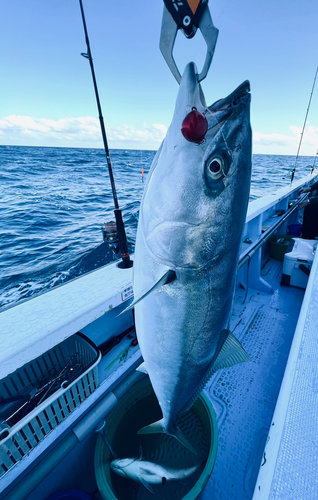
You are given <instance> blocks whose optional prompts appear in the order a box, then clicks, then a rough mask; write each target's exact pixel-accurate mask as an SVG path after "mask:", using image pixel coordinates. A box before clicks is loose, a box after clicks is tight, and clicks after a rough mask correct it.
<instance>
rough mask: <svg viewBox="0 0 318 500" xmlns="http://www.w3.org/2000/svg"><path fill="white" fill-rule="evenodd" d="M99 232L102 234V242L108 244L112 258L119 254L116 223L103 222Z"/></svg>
mask: <svg viewBox="0 0 318 500" xmlns="http://www.w3.org/2000/svg"><path fill="white" fill-rule="evenodd" d="M101 230H102V233H103V240H104V241H105V242H107V243H108V245H109V248H110V249H111V250H112V252H113V254H114V256H115V255H117V254H118V253H119V239H118V233H117V224H116V222H114V221H110V222H105V224H104V226H102V227H101Z"/></svg>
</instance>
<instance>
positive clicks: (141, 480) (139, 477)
mask: <svg viewBox="0 0 318 500" xmlns="http://www.w3.org/2000/svg"><path fill="white" fill-rule="evenodd" d="M138 479H139V481H140V482H141V484H143V485H144V487H145V488H146V489H147V490H148V491H150V493H152V494H153V495H154V491H153V489H152V487H151V484H150V483H148V481H146V480H145V479H144V478H143V477H142V476H138Z"/></svg>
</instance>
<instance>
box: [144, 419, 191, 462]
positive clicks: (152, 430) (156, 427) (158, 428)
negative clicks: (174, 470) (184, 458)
mask: <svg viewBox="0 0 318 500" xmlns="http://www.w3.org/2000/svg"><path fill="white" fill-rule="evenodd" d="M138 434H167V435H168V436H173V437H174V438H176V439H177V440H178V441H179V443H181V444H182V445H183V446H184V447H185V448H187V449H188V450H189V451H191V453H193V454H194V455H197V452H196V451H195V449H194V448H193V446H192V445H191V444H190V443H189V441H188V440H187V439H186V438H185V437H184V435H183V434H182V432H181V431H180V429H179V427H176V430H175V431H174V432H168V431H167V430H166V429H165V428H164V427H163V420H158V422H154V423H153V424H150V425H147V427H143V428H142V429H140V430H139V431H138Z"/></svg>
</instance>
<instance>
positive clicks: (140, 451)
mask: <svg viewBox="0 0 318 500" xmlns="http://www.w3.org/2000/svg"><path fill="white" fill-rule="evenodd" d="M139 460H140V461H142V446H141V444H140V445H139Z"/></svg>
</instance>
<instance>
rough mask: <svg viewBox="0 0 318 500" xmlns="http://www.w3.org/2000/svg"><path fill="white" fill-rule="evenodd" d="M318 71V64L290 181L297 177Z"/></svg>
mask: <svg viewBox="0 0 318 500" xmlns="http://www.w3.org/2000/svg"><path fill="white" fill-rule="evenodd" d="M317 73H318V66H317V69H316V73H315V78H314V83H313V86H312V89H311V94H310V97H309V103H308V107H307V111H306V116H305V121H304V126H303V129H302V132H301V134H300V141H299V146H298V151H297V155H296V159H295V165H294V168H293V170H292V172H291V179H290V182H293V180H294V177H295V172H296V165H297V161H298V156H299V151H300V146H301V143H302V140H303V136H304V131H305V126H306V122H307V116H308V113H309V108H310V104H311V99H312V96H313V93H314V88H315V84H316V78H317Z"/></svg>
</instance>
